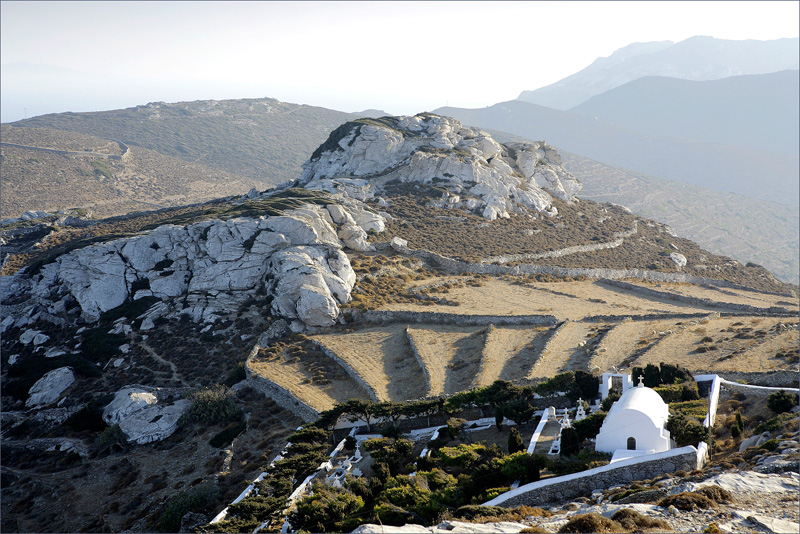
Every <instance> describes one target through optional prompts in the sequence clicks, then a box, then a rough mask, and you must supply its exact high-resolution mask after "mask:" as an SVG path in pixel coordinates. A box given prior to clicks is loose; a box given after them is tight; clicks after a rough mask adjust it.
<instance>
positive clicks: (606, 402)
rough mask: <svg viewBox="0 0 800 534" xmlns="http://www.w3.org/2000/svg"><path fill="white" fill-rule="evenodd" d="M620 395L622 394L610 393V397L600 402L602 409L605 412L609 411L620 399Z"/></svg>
mask: <svg viewBox="0 0 800 534" xmlns="http://www.w3.org/2000/svg"><path fill="white" fill-rule="evenodd" d="M619 397H620V395H618V394H617V393H612V394H610V395H609V396H608V397H606V398H605V399H603V402H602V403H600V409H601V410H602V411H604V412H608V411H609V410H610V409H611V406H612V405H613V404H614V403H615V402H617V401H618V400H619Z"/></svg>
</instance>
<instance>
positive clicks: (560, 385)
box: [536, 371, 575, 397]
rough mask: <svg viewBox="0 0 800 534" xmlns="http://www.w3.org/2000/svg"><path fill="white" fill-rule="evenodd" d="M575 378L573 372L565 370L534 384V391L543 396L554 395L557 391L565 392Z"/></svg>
mask: <svg viewBox="0 0 800 534" xmlns="http://www.w3.org/2000/svg"><path fill="white" fill-rule="evenodd" d="M574 379H575V373H573V372H572V371H567V372H566V373H561V374H559V375H556V376H554V377H553V378H550V379H549V380H547V381H545V382H542V383H540V384H537V385H536V393H538V394H539V395H541V396H543V397H547V396H549V395H554V394H556V393H558V392H564V393H566V392H567V391H569V387H570V385H571V384H572V382H573V381H574Z"/></svg>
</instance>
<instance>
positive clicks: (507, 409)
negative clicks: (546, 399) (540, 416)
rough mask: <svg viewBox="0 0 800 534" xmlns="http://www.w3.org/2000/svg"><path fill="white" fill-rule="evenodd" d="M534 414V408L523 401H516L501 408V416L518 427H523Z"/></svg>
mask: <svg viewBox="0 0 800 534" xmlns="http://www.w3.org/2000/svg"><path fill="white" fill-rule="evenodd" d="M535 413H536V408H534V407H533V406H531V404H530V403H529V402H528V401H526V400H524V399H518V400H515V401H512V402H509V403H508V404H506V405H505V406H503V414H504V415H505V416H506V417H508V418H509V419H511V420H512V421H514V422H515V423H517V424H518V425H524V424H525V423H527V422H528V421H530V420H531V418H532V417H533V414H535Z"/></svg>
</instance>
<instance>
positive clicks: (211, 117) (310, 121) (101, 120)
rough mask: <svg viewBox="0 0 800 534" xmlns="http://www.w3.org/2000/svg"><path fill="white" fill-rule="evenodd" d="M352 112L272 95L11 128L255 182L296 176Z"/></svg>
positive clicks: (50, 119)
mask: <svg viewBox="0 0 800 534" xmlns="http://www.w3.org/2000/svg"><path fill="white" fill-rule="evenodd" d="M353 117H354V115H350V114H347V113H342V112H339V111H333V110H329V109H325V108H319V107H314V106H306V105H298V104H288V103H285V102H279V101H278V100H275V99H272V98H260V99H240V100H201V101H195V102H178V103H173V104H167V103H164V102H151V103H149V104H147V105H143V106H136V107H135V108H127V109H121V110H113V111H99V112H94V113H57V114H50V115H42V116H39V117H34V118H31V119H26V120H22V121H17V122H14V123H11V125H12V126H15V127H16V126H26V127H43V128H52V129H56V130H67V131H73V132H79V133H84V134H88V135H94V136H97V137H104V138H112V139H120V140H122V141H124V142H125V143H127V144H129V145H131V146H133V147H140V148H145V149H148V150H153V151H155V152H159V153H161V154H164V155H167V156H171V157H174V158H178V159H181V160H183V161H186V162H189V163H200V164H203V165H205V166H207V167H209V168H211V169H217V170H222V171H226V172H229V173H232V174H235V175H239V176H241V177H244V178H249V179H251V180H256V181H257V182H259V183H260V184H261V188H265V187H268V186H273V185H277V184H279V183H282V182H285V181H287V180H291V179H293V178H296V177H297V174H298V173H299V171H300V165H301V164H302V163H303V161H304V160H305V158H307V157H308V154H309V153H311V152H312V151H313V150H314V149H315V148H316V147H317V146H319V144H320V143H322V142H323V141H324V140H325V138H326V137H327V135H328V133H329V132H330V131H331V130H333V129H334V128H336V127H337V126H338V125H339V124H341V123H342V122H344V121H346V120H348V119H350V118H353Z"/></svg>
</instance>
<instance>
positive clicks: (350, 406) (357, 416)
mask: <svg viewBox="0 0 800 534" xmlns="http://www.w3.org/2000/svg"><path fill="white" fill-rule="evenodd" d="M377 411H378V408H377V406H376V404H375V403H374V402H372V401H369V400H361V399H350V400H349V401H347V402H345V403H344V404H342V414H343V415H344V416H346V417H347V418H348V419H349V420H350V421H351V422H356V421H364V422H366V423H367V432H372V425H371V423H370V419H372V418H373V417H374V416H375V415H376V413H377Z"/></svg>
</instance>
